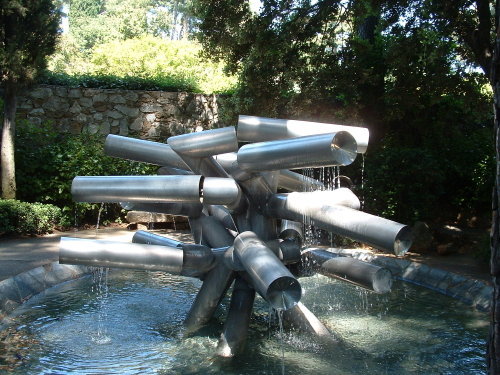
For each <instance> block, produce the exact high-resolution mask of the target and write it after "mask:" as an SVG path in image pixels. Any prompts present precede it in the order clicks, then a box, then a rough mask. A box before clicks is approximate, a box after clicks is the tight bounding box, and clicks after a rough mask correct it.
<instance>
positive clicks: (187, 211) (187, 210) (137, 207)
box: [120, 202, 203, 217]
mask: <svg viewBox="0 0 500 375" xmlns="http://www.w3.org/2000/svg"><path fill="white" fill-rule="evenodd" d="M120 205H121V206H122V207H123V208H124V209H125V210H133V211H145V212H154V213H160V214H168V215H175V216H187V217H198V216H200V215H201V211H202V210H203V205H202V204H201V203H145V202H120Z"/></svg>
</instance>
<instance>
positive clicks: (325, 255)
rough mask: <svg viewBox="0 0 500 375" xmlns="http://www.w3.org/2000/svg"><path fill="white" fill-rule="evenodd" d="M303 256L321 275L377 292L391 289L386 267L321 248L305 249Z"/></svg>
mask: <svg viewBox="0 0 500 375" xmlns="http://www.w3.org/2000/svg"><path fill="white" fill-rule="evenodd" d="M303 256H305V257H306V258H307V259H308V260H310V261H311V263H312V265H313V269H314V270H315V271H316V272H318V273H320V274H322V275H325V276H329V277H335V278H337V279H341V280H344V281H347V282H349V283H351V284H355V285H358V286H361V287H363V288H365V289H369V290H372V291H374V292H375V293H379V294H383V293H388V292H390V291H391V287H392V274H391V271H389V270H388V269H387V268H384V267H379V266H376V265H375V264H371V263H367V262H363V261H361V260H358V259H354V258H350V257H343V256H339V255H337V254H333V253H331V252H329V251H327V250H323V249H306V251H305V252H304V255H303Z"/></svg>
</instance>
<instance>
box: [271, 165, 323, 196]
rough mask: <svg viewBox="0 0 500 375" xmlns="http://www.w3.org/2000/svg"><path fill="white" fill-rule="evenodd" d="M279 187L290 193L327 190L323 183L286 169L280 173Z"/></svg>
mask: <svg viewBox="0 0 500 375" xmlns="http://www.w3.org/2000/svg"><path fill="white" fill-rule="evenodd" d="M278 186H279V187H280V188H283V189H286V190H289V191H315V190H321V189H324V188H325V185H324V184H323V183H322V182H321V181H318V180H315V179H314V178H311V177H306V176H304V175H303V174H300V173H296V172H292V171H289V170H286V169H282V170H281V171H280V176H279V180H278Z"/></svg>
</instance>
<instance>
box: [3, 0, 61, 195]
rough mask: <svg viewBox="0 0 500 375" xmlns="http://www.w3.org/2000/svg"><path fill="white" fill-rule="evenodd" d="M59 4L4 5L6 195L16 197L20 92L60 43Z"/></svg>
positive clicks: (25, 0) (20, 0)
mask: <svg viewBox="0 0 500 375" xmlns="http://www.w3.org/2000/svg"><path fill="white" fill-rule="evenodd" d="M59 23H60V11H59V6H58V5H57V4H56V3H55V2H54V1H53V0H38V1H32V0H5V1H2V5H1V7H0V80H1V84H2V88H3V90H4V121H3V129H2V147H1V169H2V197H3V198H15V194H16V182H15V163H14V134H15V115H16V94H17V92H18V90H19V89H20V88H21V87H22V86H23V85H26V84H28V83H30V82H32V81H33V80H34V79H35V78H36V76H37V75H38V74H39V73H40V71H41V70H42V69H43V68H45V65H46V57H47V56H48V55H50V54H51V53H52V52H53V51H54V49H55V45H56V41H57V37H58V32H59Z"/></svg>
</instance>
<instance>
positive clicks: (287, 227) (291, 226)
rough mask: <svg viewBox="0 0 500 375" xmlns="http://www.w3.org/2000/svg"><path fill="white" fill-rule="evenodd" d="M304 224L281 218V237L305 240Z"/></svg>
mask: <svg viewBox="0 0 500 375" xmlns="http://www.w3.org/2000/svg"><path fill="white" fill-rule="evenodd" d="M303 232H304V224H302V223H300V222H298V221H293V220H286V219H283V220H281V228H280V232H279V238H281V239H283V240H284V239H286V238H289V239H292V240H295V239H297V240H298V241H299V242H300V243H302V242H304V233H303Z"/></svg>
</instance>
